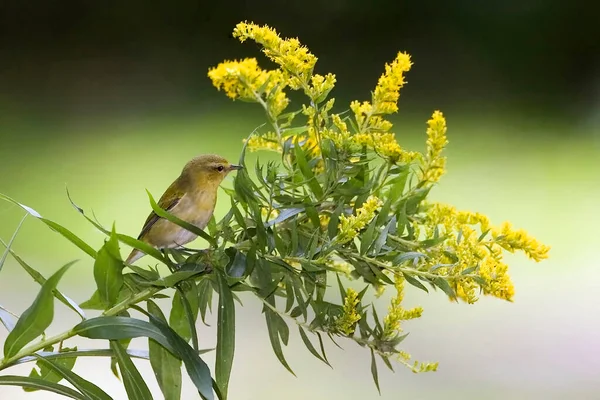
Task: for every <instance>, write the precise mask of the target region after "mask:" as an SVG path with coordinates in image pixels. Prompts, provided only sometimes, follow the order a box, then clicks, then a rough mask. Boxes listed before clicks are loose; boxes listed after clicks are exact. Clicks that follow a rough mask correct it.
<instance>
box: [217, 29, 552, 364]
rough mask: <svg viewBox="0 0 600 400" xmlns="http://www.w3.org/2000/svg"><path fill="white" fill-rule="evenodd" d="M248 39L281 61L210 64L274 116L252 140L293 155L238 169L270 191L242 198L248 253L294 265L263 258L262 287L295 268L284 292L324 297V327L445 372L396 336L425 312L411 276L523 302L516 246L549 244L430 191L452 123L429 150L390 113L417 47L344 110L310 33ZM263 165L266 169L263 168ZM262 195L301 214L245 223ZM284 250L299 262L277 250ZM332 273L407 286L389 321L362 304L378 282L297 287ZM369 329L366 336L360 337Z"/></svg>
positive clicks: (436, 121) (320, 325)
mask: <svg viewBox="0 0 600 400" xmlns="http://www.w3.org/2000/svg"><path fill="white" fill-rule="evenodd" d="M234 37H236V38H238V39H239V40H240V41H241V42H244V41H246V40H253V41H254V42H256V43H258V44H259V45H261V47H262V51H263V53H264V54H265V55H266V56H267V57H268V58H269V59H270V60H271V61H273V62H274V63H275V64H276V69H274V70H272V71H265V70H261V69H260V68H259V67H258V65H257V63H256V60H254V59H246V60H242V61H231V62H225V63H222V64H219V65H218V66H217V67H216V68H214V69H212V70H211V71H210V72H209V76H210V78H211V79H212V81H213V84H214V85H215V86H216V87H217V88H218V89H220V90H221V89H222V90H223V91H225V93H226V94H227V95H228V96H229V97H231V98H233V99H238V98H239V99H243V100H248V101H254V102H257V103H259V104H260V105H261V106H262V107H263V108H264V110H265V112H266V114H267V117H268V123H269V124H270V127H269V128H267V129H268V130H265V131H261V132H260V133H256V134H255V135H253V136H251V137H250V138H248V140H247V141H246V147H247V148H248V149H249V150H250V151H256V150H271V151H277V152H279V153H281V160H282V161H281V164H279V165H276V164H272V165H271V164H270V165H268V167H267V171H266V174H265V175H264V176H260V177H257V178H261V179H260V184H258V185H253V184H252V185H251V184H250V183H249V182H246V183H244V181H243V180H242V179H240V180H238V178H240V175H239V174H238V175H237V177H236V184H238V185H239V187H240V188H243V186H244V185H245V184H247V186H248V187H247V189H248V193H255V194H256V196H254V197H253V196H242V197H244V198H242V197H240V202H239V205H240V207H241V209H243V210H244V211H245V212H246V216H245V217H244V216H240V215H239V214H234V215H235V220H236V222H235V223H237V224H238V225H239V226H238V229H239V230H240V232H242V233H240V235H239V237H240V238H244V242H243V246H242V247H240V249H241V250H240V251H245V250H244V248H245V247H246V246H249V247H250V248H251V249H252V251H253V253H252V254H253V257H254V256H256V257H265V259H266V260H268V262H267V263H266V264H268V265H270V264H273V265H279V266H282V267H284V269H283V270H281V271H279V270H278V271H277V272H276V273H277V274H278V275H277V278H275V276H273V274H274V272H273V271H274V270H272V269H269V268H267V269H265V270H261V271H260V272H261V273H262V274H265V275H269V274H270V276H271V280H269V279H262V278H261V279H259V280H258V282H256V283H255V284H256V285H258V286H260V285H261V284H262V283H261V282H269V284H268V286H265V287H263V288H261V289H262V290H263V291H265V292H269V291H270V290H271V289H272V288H271V283H270V282H272V280H273V279H282V276H285V274H286V273H288V272H290V273H292V275H290V276H289V277H288V278H285V282H286V283H285V284H283V283H281V284H280V286H279V287H280V289H281V290H278V291H276V292H275V295H278V296H279V295H281V296H282V297H283V296H285V297H286V307H287V308H288V309H289V311H286V312H285V313H286V315H288V313H289V315H288V316H291V317H292V318H295V317H294V316H297V315H300V313H302V314H303V315H304V316H305V317H306V312H307V308H308V307H312V311H313V312H314V313H315V319H314V321H313V322H311V324H310V330H311V331H313V332H317V333H318V332H321V333H327V334H329V335H331V334H333V335H341V336H345V337H347V338H351V339H353V340H356V341H357V342H358V343H359V344H360V345H367V346H368V347H370V348H371V350H373V354H374V355H375V354H377V355H379V356H381V357H382V358H383V360H384V361H385V362H386V363H388V359H389V358H390V357H391V356H395V357H396V356H397V357H398V360H399V361H400V362H401V363H403V364H405V365H406V366H407V367H408V368H410V369H411V370H412V371H413V372H426V371H435V370H436V369H437V365H438V364H437V363H423V362H418V361H414V362H412V361H411V362H410V363H409V361H410V355H408V354H407V353H405V352H403V351H401V350H399V349H397V348H396V346H397V345H398V344H399V342H400V341H401V340H402V339H403V336H402V335H401V332H402V328H403V327H402V321H405V320H410V319H413V318H419V317H420V316H421V314H422V312H423V310H422V309H421V307H414V308H411V309H405V308H404V307H403V305H402V302H403V299H404V286H405V284H406V283H408V284H410V285H413V286H415V287H418V288H421V289H425V290H427V286H426V285H431V286H433V287H435V288H438V289H440V290H442V291H443V292H444V293H446V294H447V295H448V297H449V298H450V299H452V300H458V299H460V300H462V301H465V302H467V303H474V302H476V301H477V300H478V296H480V295H481V294H484V295H489V296H494V297H497V298H500V299H505V300H508V301H512V299H513V297H514V293H515V289H514V286H513V283H512V281H511V279H510V276H509V274H508V266H507V265H506V264H505V263H504V262H503V258H502V257H503V253H504V251H509V252H515V251H523V252H524V253H525V254H527V256H529V257H530V258H531V259H533V260H535V261H540V260H542V259H544V258H546V257H547V256H548V251H549V248H548V247H547V246H545V245H543V244H541V243H540V242H538V241H537V240H536V239H534V238H532V237H531V236H529V235H528V234H527V233H526V232H525V231H523V230H515V229H513V228H512V226H511V225H510V224H509V223H504V224H502V225H500V226H494V225H492V224H491V222H490V220H489V218H488V217H486V216H485V215H483V214H481V213H476V212H470V211H459V210H456V209H455V208H454V207H452V206H447V205H444V204H441V203H428V202H426V200H425V199H426V196H427V195H428V193H429V190H430V189H431V188H432V187H433V186H434V185H435V184H437V182H439V180H440V178H441V177H442V176H443V175H444V174H445V173H446V157H445V156H444V155H443V152H444V150H445V147H446V145H447V144H448V139H447V136H446V133H447V125H446V119H445V118H444V115H443V114H442V112H440V111H435V112H433V114H432V115H431V117H430V118H429V120H428V121H427V130H426V148H425V151H423V152H422V153H421V152H412V151H408V150H407V149H405V148H403V147H402V146H401V145H400V144H399V143H398V141H397V139H396V134H395V133H394V132H393V130H392V128H393V126H392V123H391V122H390V121H388V120H387V119H386V117H387V116H388V115H389V114H392V113H395V112H397V111H398V100H399V97H400V90H401V89H402V88H403V86H404V84H405V83H406V81H405V74H406V73H407V72H408V71H409V70H410V69H411V66H412V61H411V58H410V56H409V55H408V54H406V53H403V52H399V53H397V55H396V58H395V59H394V60H393V61H392V62H391V63H388V64H386V65H385V70H384V72H383V74H382V75H381V76H380V77H379V80H378V81H377V84H376V86H375V88H374V90H373V92H372V94H371V99H370V101H352V102H351V103H350V104H349V110H344V111H341V112H339V113H335V112H333V111H332V110H333V106H334V99H333V98H329V99H328V95H329V93H330V92H331V91H332V89H333V88H334V86H335V84H336V77H335V75H333V74H330V73H324V74H317V73H315V66H316V62H317V58H316V57H315V56H314V55H313V54H312V53H310V52H309V50H308V49H307V48H306V47H305V46H303V45H302V44H301V43H300V42H299V41H298V40H297V39H284V38H282V37H280V36H279V34H278V33H277V32H276V31H275V30H274V29H272V28H270V27H268V26H259V25H257V24H254V23H248V22H243V23H240V24H238V25H237V26H236V28H235V30H234ZM286 90H301V91H302V92H303V93H304V94H305V95H306V96H307V97H308V101H307V102H306V103H305V104H302V105H301V106H300V107H298V108H296V111H293V112H286V113H285V114H284V113H283V112H284V110H286V109H287V107H288V105H289V99H288V97H287V95H286ZM300 118H302V122H300V123H298V119H300ZM257 173H258V174H262V171H261V169H260V168H257ZM243 179H248V178H247V177H246V178H243ZM236 192H237V190H236ZM232 195H233V196H235V195H236V194H235V193H233V194H232ZM365 199H366V200H365ZM253 203H256V204H253ZM256 207H260V208H261V211H262V215H260V217H261V218H262V219H263V220H271V219H272V218H273V217H274V216H275V215H277V211H276V210H279V215H280V217H286V215H285V213H287V212H289V211H286V210H288V209H292V210H293V212H292V214H291V216H289V217H286V218H278V221H276V223H274V224H273V226H272V227H270V229H269V230H268V231H265V230H264V229H258V227H259V225H257V229H256V230H254V231H251V232H250V233H249V230H248V229H247V228H246V226H245V223H244V221H247V219H248V218H250V219H255V218H258V217H257V212H256V211H252V210H257V208H256ZM350 210H355V211H354V212H351V211H350ZM267 213H269V215H267ZM244 218H245V219H244ZM235 223H234V225H235ZM336 225H337V226H336ZM336 227H337V229H335V228H336ZM278 258H279V259H280V260H283V261H285V264H282V263H278V262H276V261H278V260H277V259H278ZM288 265H289V266H291V268H289V270H290V271H288V269H287V268H288ZM255 268H259V267H255ZM286 271H287V272H286ZM327 273H334V274H337V275H338V276H345V277H346V278H349V279H351V280H356V282H355V283H359V280H360V281H362V282H365V283H366V284H367V285H369V286H370V287H371V288H373V289H374V291H375V295H376V297H379V296H381V295H382V294H383V293H384V289H385V287H386V286H394V288H395V290H396V294H395V295H394V297H393V298H392V299H391V303H390V305H389V307H388V313H387V314H386V315H385V317H384V318H383V321H381V320H380V319H379V317H377V316H376V312H375V309H374V308H373V311H372V312H371V311H370V309H369V307H365V306H364V304H363V303H361V299H362V294H363V293H365V292H366V289H367V288H365V289H363V291H361V292H360V294H358V293H357V292H356V291H354V290H353V289H347V290H345V289H343V287H342V289H341V290H342V292H343V293H344V294H343V295H342V297H343V302H342V303H343V304H340V305H338V306H335V307H331V303H328V302H324V301H323V296H325V295H326V293H327V292H326V291H327V288H329V287H330V286H331V285H326V284H325V285H323V286H318V287H319V291H318V292H317V296H316V299H314V298H312V297H311V300H310V301H304V299H303V297H302V294H301V293H302V292H303V290H300V291H298V288H297V287H295V285H296V278H297V276H296V274H299V275H300V276H301V277H302V275H304V274H306V278H309V279H305V282H307V283H306V287H305V289H307V290H306V291H304V292H305V293H309V295H310V294H311V293H313V292H314V291H315V288H316V287H317V284H321V283H324V282H326V280H327ZM280 275H282V276H280ZM392 276H393V277H394V282H393V284H392V282H391V280H390V278H391V277H392ZM315 277H316V278H315ZM300 281H302V279H301V280H300ZM300 281H299V282H300ZM281 282H284V281H283V280H282V281H281ZM290 282H292V283H294V285H290ZM421 282H422V283H421ZM298 293H300V294H301V295H300V296H299V297H298ZM295 297H297V299H296V300H297V302H298V305H297V306H295V307H294V304H295V301H294V298H295ZM290 307H292V308H290ZM340 310H341V312H340ZM369 313H370V314H371V316H372V317H373V318H369V315H368V314H369ZM372 320H375V321H376V325H371V323H370V321H372ZM355 330H358V331H360V335H354V332H355ZM311 352H312V351H311ZM313 354H314V353H313ZM319 358H320V357H319ZM388 366H389V364H388ZM374 376H375V375H374Z"/></svg>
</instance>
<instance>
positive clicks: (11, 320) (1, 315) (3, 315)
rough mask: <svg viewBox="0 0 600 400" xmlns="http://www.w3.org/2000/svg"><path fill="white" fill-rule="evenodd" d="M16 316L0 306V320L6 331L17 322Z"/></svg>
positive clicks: (12, 327)
mask: <svg viewBox="0 0 600 400" xmlns="http://www.w3.org/2000/svg"><path fill="white" fill-rule="evenodd" d="M16 318H17V317H16V316H15V315H14V314H13V313H11V312H10V311H8V310H7V309H6V308H4V307H2V306H0V322H1V323H2V325H4V327H5V328H6V330H7V331H9V332H10V331H12V330H13V329H14V328H15V324H16V323H17V320H16Z"/></svg>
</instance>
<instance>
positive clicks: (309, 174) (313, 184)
mask: <svg viewBox="0 0 600 400" xmlns="http://www.w3.org/2000/svg"><path fill="white" fill-rule="evenodd" d="M294 154H295V156H296V158H295V161H296V163H297V165H298V168H299V169H300V172H302V175H304V178H306V184H307V185H308V187H309V188H310V190H311V191H312V192H313V193H314V195H315V197H316V198H317V199H320V198H321V197H323V189H322V188H321V185H320V184H319V181H318V180H317V178H316V177H315V173H314V172H313V170H312V169H311V168H310V167H309V165H308V162H307V161H306V153H305V152H304V150H303V149H302V147H301V146H300V144H299V143H298V142H296V143H295V144H294Z"/></svg>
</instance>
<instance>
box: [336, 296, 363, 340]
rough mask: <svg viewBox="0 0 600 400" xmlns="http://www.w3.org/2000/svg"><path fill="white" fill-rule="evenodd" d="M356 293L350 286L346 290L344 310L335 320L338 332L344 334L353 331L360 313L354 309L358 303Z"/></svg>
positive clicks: (347, 334) (349, 333) (350, 333)
mask: <svg viewBox="0 0 600 400" xmlns="http://www.w3.org/2000/svg"><path fill="white" fill-rule="evenodd" d="M359 302H360V301H359V299H358V293H356V290H354V289H352V288H348V289H347V290H346V298H345V299H344V311H343V313H342V315H341V316H340V317H339V318H338V319H337V320H336V326H337V328H338V330H339V331H340V332H342V333H343V334H344V335H346V336H350V335H352V334H353V333H354V328H355V327H356V323H357V322H358V321H360V314H359V313H358V312H357V310H356V306H357V305H358V303H359Z"/></svg>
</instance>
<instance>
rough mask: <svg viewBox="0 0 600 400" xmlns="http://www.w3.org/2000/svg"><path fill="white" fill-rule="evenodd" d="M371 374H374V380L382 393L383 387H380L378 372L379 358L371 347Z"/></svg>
mask: <svg viewBox="0 0 600 400" xmlns="http://www.w3.org/2000/svg"><path fill="white" fill-rule="evenodd" d="M371 375H372V376H373V382H375V386H377V391H378V392H379V394H380V395H381V389H380V388H379V374H378V373H377V360H376V359H375V352H374V351H373V349H371Z"/></svg>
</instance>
